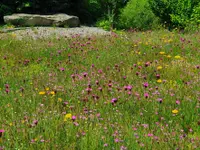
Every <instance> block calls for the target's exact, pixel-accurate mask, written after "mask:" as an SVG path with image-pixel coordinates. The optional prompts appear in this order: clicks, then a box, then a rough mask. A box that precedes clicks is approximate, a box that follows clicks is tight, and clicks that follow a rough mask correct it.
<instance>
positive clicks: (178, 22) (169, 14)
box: [149, 0, 198, 29]
mask: <svg viewBox="0 0 200 150" xmlns="http://www.w3.org/2000/svg"><path fill="white" fill-rule="evenodd" d="M149 4H150V7H151V9H152V11H153V12H154V14H155V15H156V16H158V17H159V18H160V20H161V21H162V23H165V24H166V25H167V26H168V27H170V28H175V27H178V28H182V29H183V28H185V27H186V25H187V22H188V21H189V20H190V18H191V15H192V12H193V9H194V8H195V7H196V6H197V5H198V0H149Z"/></svg>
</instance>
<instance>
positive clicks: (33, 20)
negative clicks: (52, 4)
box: [4, 14, 80, 27]
mask: <svg viewBox="0 0 200 150" xmlns="http://www.w3.org/2000/svg"><path fill="white" fill-rule="evenodd" d="M4 22H5V23H7V24H13V25H17V26H57V27H64V26H67V27H78V26H80V21H79V18H78V17H76V16H69V15H67V14H55V15H38V14H13V15H9V16H4Z"/></svg>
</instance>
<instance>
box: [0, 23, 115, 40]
mask: <svg viewBox="0 0 200 150" xmlns="http://www.w3.org/2000/svg"><path fill="white" fill-rule="evenodd" d="M0 33H1V32H0ZM111 34H112V33H111V32H109V31H105V30H103V29H100V28H97V27H86V26H81V27H77V28H59V27H23V28H13V29H4V30H2V36H3V37H6V35H11V36H14V37H15V38H16V39H19V40H23V39H33V40H37V39H48V38H62V37H66V38H76V37H83V38H84V37H91V36H110V35H111ZM0 35H1V34H0Z"/></svg>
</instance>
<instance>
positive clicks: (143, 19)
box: [119, 0, 158, 30]
mask: <svg viewBox="0 0 200 150" xmlns="http://www.w3.org/2000/svg"><path fill="white" fill-rule="evenodd" d="M157 23H158V18H156V17H155V15H154V14H153V12H152V11H151V9H150V7H149V4H148V1H147V0H140V1H135V0H131V1H130V2H129V3H128V4H127V6H126V7H125V8H124V9H123V10H122V13H121V15H120V24H119V26H120V27H121V28H137V29H145V30H146V29H151V28H152V27H153V26H154V25H155V24H157Z"/></svg>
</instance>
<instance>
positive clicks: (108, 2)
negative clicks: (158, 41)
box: [0, 0, 200, 30]
mask: <svg viewBox="0 0 200 150" xmlns="http://www.w3.org/2000/svg"><path fill="white" fill-rule="evenodd" d="M15 12H24V13H39V14H54V13H67V14H70V15H77V16H79V18H80V20H81V22H82V23H83V24H91V25H94V24H96V25H97V26H100V27H103V28H104V29H107V30H109V29H112V28H118V29H128V28H137V29H140V30H147V29H152V28H156V27H158V26H160V25H162V26H164V27H167V28H169V29H173V28H180V29H198V28H199V24H200V2H199V0H140V1H138V0H42V1H41V0H9V1H8V0H1V2H0V21H3V16H4V15H8V14H12V13H15Z"/></svg>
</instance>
